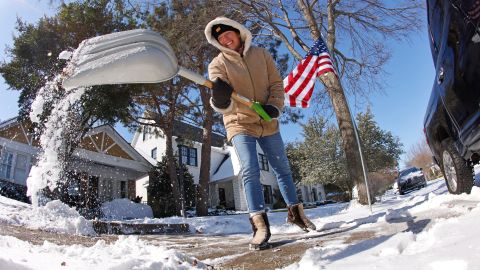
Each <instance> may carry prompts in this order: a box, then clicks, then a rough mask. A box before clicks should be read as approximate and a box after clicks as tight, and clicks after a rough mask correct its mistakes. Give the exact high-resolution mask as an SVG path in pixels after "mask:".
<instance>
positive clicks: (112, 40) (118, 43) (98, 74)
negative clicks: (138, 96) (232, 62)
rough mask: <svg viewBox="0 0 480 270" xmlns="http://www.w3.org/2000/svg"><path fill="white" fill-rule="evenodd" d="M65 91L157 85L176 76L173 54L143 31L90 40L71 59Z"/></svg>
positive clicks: (159, 39) (157, 37)
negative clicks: (83, 88) (147, 84)
mask: <svg viewBox="0 0 480 270" xmlns="http://www.w3.org/2000/svg"><path fill="white" fill-rule="evenodd" d="M71 64H72V66H73V69H72V71H71V72H70V75H69V76H68V77H67V78H66V79H65V80H64V82H63V86H64V88H65V89H71V88H76V87H81V86H92V85H104V84H131V83H157V82H162V81H166V80H170V79H171V78H172V77H174V76H175V75H176V74H177V73H178V69H179V67H178V63H177V58H176V57H175V54H174V52H173V50H172V48H171V47H170V45H169V44H168V42H167V41H165V39H163V38H162V37H161V36H160V34H158V33H156V32H154V31H150V30H144V29H138V30H130V31H124V32H119V33H113V34H108V35H104V36H99V37H95V38H91V39H88V40H85V41H84V42H82V44H81V45H80V46H79V48H78V49H77V50H76V51H75V54H74V56H73V58H72V63H71Z"/></svg>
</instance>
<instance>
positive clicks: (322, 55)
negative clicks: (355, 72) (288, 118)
mask: <svg viewBox="0 0 480 270" xmlns="http://www.w3.org/2000/svg"><path fill="white" fill-rule="evenodd" d="M327 72H333V73H335V74H336V71H335V68H334V66H333V63H332V59H331V58H330V54H329V53H328V49H327V46H326V45H325V43H324V42H323V40H322V39H321V38H319V39H318V40H317V41H316V42H315V44H314V45H313V46H312V48H311V49H310V51H309V52H308V53H307V55H306V56H305V58H304V59H303V60H302V61H300V63H299V64H298V65H297V66H296V67H295V68H294V69H293V70H292V71H291V72H290V74H288V76H287V77H286V78H285V79H284V80H283V86H284V89H285V103H286V104H287V105H289V106H291V107H302V108H307V107H308V106H309V102H310V99H311V98H312V94H313V89H314V88H315V80H316V78H317V77H318V76H320V75H322V74H324V73H327Z"/></svg>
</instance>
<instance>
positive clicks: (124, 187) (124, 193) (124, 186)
mask: <svg viewBox="0 0 480 270" xmlns="http://www.w3.org/2000/svg"><path fill="white" fill-rule="evenodd" d="M126 197H127V182H126V181H120V198H126Z"/></svg>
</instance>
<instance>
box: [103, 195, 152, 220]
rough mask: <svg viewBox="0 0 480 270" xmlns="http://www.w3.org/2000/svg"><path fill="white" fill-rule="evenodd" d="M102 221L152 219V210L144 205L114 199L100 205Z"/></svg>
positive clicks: (127, 200)
mask: <svg viewBox="0 0 480 270" xmlns="http://www.w3.org/2000/svg"><path fill="white" fill-rule="evenodd" d="M101 209H102V213H103V218H104V219H113V220H125V219H137V218H145V217H147V218H153V211H152V208H151V207H150V206H148V205H146V204H141V203H134V202H132V201H131V200H129V199H116V200H113V201H110V202H105V203H103V204H102V207H101Z"/></svg>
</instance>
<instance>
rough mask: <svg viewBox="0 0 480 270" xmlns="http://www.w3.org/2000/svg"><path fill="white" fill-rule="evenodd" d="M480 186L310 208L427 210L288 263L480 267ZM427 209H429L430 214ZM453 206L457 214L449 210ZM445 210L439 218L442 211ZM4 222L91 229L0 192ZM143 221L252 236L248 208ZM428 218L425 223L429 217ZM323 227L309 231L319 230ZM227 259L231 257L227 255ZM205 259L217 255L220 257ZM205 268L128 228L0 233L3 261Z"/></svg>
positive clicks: (395, 214)
mask: <svg viewBox="0 0 480 270" xmlns="http://www.w3.org/2000/svg"><path fill="white" fill-rule="evenodd" d="M479 204H480V188H478V187H474V188H473V190H472V193H471V194H470V195H466V194H462V195H456V196H455V195H450V194H448V192H447V190H446V186H445V184H444V181H443V179H438V180H435V181H430V182H428V186H427V187H426V188H423V189H421V190H417V191H413V192H411V193H407V194H406V195H403V196H400V195H398V194H397V193H396V192H395V191H394V190H389V191H387V193H386V194H385V195H384V196H382V197H381V198H380V201H379V202H377V203H375V204H374V206H373V213H370V209H369V207H368V206H361V205H357V204H330V205H325V206H322V207H317V208H314V209H307V210H306V213H307V215H308V216H309V217H310V218H312V220H313V222H314V223H315V224H316V225H317V228H318V229H320V230H329V229H341V228H351V227H352V226H356V227H358V228H363V229H369V228H376V229H377V230H378V229H379V228H380V229H381V228H384V230H385V231H386V232H388V227H389V226H392V224H394V223H395V222H396V221H398V220H402V218H405V217H410V216H412V217H415V216H420V215H421V216H422V217H423V218H425V217H427V218H428V222H427V223H428V225H425V226H422V228H421V230H418V231H415V230H414V229H412V230H405V231H403V232H400V233H393V234H390V235H389V234H388V233H387V234H384V235H382V236H379V237H373V238H370V239H367V240H365V241H359V242H352V243H349V244H346V243H345V242H342V241H338V243H337V242H335V241H334V242H329V243H328V245H319V246H318V247H314V248H311V249H308V250H307V251H306V253H305V254H304V255H303V258H302V259H301V260H300V261H299V262H292V265H290V266H288V267H287V269H342V270H349V269H382V270H394V269H431V270H443V269H448V270H451V269H455V270H467V269H470V270H476V269H480V256H478V254H480V245H478V243H477V242H479V241H480V230H478V228H480V207H478V206H479ZM425 213H426V214H425ZM445 213H455V215H445ZM268 216H269V219H270V223H271V225H272V234H273V235H280V234H282V235H288V234H292V235H298V233H299V232H300V230H299V229H297V228H296V227H293V226H291V225H288V224H285V213H284V212H275V213H272V212H270V213H269V214H268ZM439 217H440V218H439ZM0 222H2V223H7V224H12V225H19V226H23V227H27V228H33V229H43V230H48V231H55V232H60V233H66V234H83V235H93V234H94V232H93V229H92V227H91V222H90V221H88V220H85V219H83V218H82V217H81V216H80V215H78V213H76V211H75V210H74V209H70V208H68V207H66V206H65V205H63V204H62V203H60V202H58V201H54V202H50V203H48V204H47V205H46V206H44V207H39V208H32V207H31V206H30V205H28V204H23V203H19V202H16V201H13V200H10V199H7V198H4V197H0ZM129 222H137V223H188V224H189V225H190V227H191V229H192V233H198V232H201V233H202V235H204V236H205V235H209V234H226V235H230V234H237V235H238V234H239V235H241V236H243V237H244V238H245V239H249V237H250V233H251V232H250V224H249V222H248V218H247V216H246V215H244V214H240V215H228V216H217V217H197V218H187V219H183V218H178V217H176V218H166V219H151V218H144V219H135V220H130V221H129ZM427 223H425V224H427ZM315 234H319V232H310V233H309V234H307V235H312V236H313V235H315ZM224 259H225V258H224ZM205 262H207V263H210V264H211V263H213V262H218V260H217V261H216V260H215V258H211V259H209V260H206V261H205ZM197 268H205V265H204V264H203V263H201V262H197V260H195V258H192V257H190V256H189V255H187V254H184V253H182V252H181V251H180V250H178V249H176V248H171V246H170V247H167V246H162V245H161V244H158V243H157V244H155V245H154V244H152V243H151V242H147V241H145V240H142V239H140V237H138V236H123V237H120V238H119V239H118V240H117V241H116V242H112V243H106V242H105V241H103V240H100V241H98V242H97V243H96V244H95V245H94V246H91V247H85V246H81V245H57V244H54V243H50V242H47V241H45V242H44V243H43V245H33V244H31V243H29V242H26V241H22V240H19V239H17V238H14V237H11V236H0V269H89V270H93V269H116V270H123V269H197Z"/></svg>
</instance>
